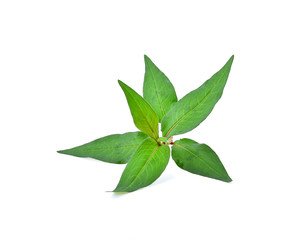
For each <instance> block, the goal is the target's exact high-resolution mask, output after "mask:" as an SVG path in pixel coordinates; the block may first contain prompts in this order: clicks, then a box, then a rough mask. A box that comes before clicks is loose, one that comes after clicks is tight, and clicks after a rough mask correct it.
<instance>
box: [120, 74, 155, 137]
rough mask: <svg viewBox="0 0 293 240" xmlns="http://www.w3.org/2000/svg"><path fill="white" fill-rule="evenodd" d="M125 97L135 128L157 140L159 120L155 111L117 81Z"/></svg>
mask: <svg viewBox="0 0 293 240" xmlns="http://www.w3.org/2000/svg"><path fill="white" fill-rule="evenodd" d="M118 82H119V85H120V86H121V88H122V90H123V91H124V94H125V96H126V99H127V102H128V105H129V108H130V112H131V115H132V117H133V121H134V124H135V126H136V127H137V128H138V129H139V130H141V131H142V132H144V133H146V134H148V135H149V136H151V137H152V138H154V139H157V138H158V131H159V119H158V116H157V114H156V113H155V111H154V110H153V109H152V107H151V106H150V105H149V104H148V102H147V101H146V100H144V99H143V98H142V97H141V96H140V95H139V94H138V93H136V92H135V91H134V90H133V89H132V88H130V87H129V86H127V85H126V84H125V83H123V82H122V81H120V80H119V81H118Z"/></svg>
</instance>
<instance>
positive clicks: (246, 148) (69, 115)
mask: <svg viewBox="0 0 293 240" xmlns="http://www.w3.org/2000/svg"><path fill="white" fill-rule="evenodd" d="M290 2H291V1H281V0H280V1H256V0H254V1H225V0H222V1H209V0H206V1H170V0H169V1H158V0H157V1H151V0H148V1H73V0H71V1H61V0H58V1H57V0H56V1H54V0H51V1H13V0H9V1H8V0H7V1H5V0H4V1H1V3H0V35H1V36H0V80H1V86H0V104H1V119H0V121H1V124H0V128H1V131H0V138H1V145H0V146H1V155H0V164H1V166H0V239H3V240H10V239H30V240H33V239H42V240H43V239H58V240H59V239H62V240H63V239H71V240H73V239H87V240H91V239H126V240H136V239H201V240H205V239H225V240H230V239H231V240H232V239H233V240H234V239H269V238H270V239H282V240H284V239H285V240H286V239H293V232H292V231H293V230H292V222H293V217H292V216H293V208H292V202H293V198H292V195H291V193H292V183H293V163H292V161H293V158H292V134H293V131H292V122H293V118H292V104H293V97H292V87H293V84H292V82H293V78H292V63H293V61H292V56H293V47H292V43H293V37H292V22H293V16H292V7H291V6H290ZM143 54H147V55H148V56H149V57H150V58H151V59H152V60H153V61H154V62H155V64H156V65H157V66H158V67H159V68H160V69H161V70H162V71H163V72H165V74H166V75H167V76H168V77H169V79H170V80H171V81H172V83H173V85H174V86H175V89H176V91H177V95H178V98H182V97H183V96H184V95H185V94H186V93H188V92H189V91H191V90H193V89H195V88H197V87H198V86H200V84H202V83H203V82H204V81H205V80H207V79H208V78H209V77H210V76H212V75H213V74H214V73H215V72H216V71H218V70H219V69H220V68H221V67H222V66H223V65H224V63H225V62H226V61H227V60H228V59H229V57H230V56H231V55H232V54H235V60H234V63H233V66H232V70H231V74H230V77H229V80H228V83H227V85H226V88H225V91H224V94H223V97H222V99H221V100H220V101H219V103H218V104H217V106H216V107H215V109H214V111H213V112H212V114H211V115H210V116H209V117H208V119H207V120H206V121H205V122H204V123H202V124H201V125H200V126H199V127H198V128H197V129H195V130H194V131H192V132H190V133H187V134H185V135H184V136H185V137H189V138H192V139H194V140H196V141H198V142H202V143H206V144H208V145H209V146H211V147H212V148H213V149H214V150H215V151H216V152H217V153H218V155H219V156H220V158H221V160H222V162H223V164H224V165H225V167H226V169H227V171H228V172H229V174H230V176H231V177H232V179H233V182H232V183H229V184H227V183H223V182H220V181H216V180H212V179H208V178H204V177H200V176H196V175H193V174H190V173H188V172H184V171H183V170H181V169H179V168H177V166H176V165H175V163H174V162H173V160H172V159H170V162H169V165H168V167H167V169H166V171H165V172H164V173H163V174H162V176H161V177H160V179H159V180H158V181H156V182H155V183H154V184H152V185H151V186H149V187H147V188H144V189H141V190H139V191H137V192H134V193H131V194H125V195H114V194H113V193H110V192H106V191H108V190H113V189H114V188H115V186H116V184H117V183H118V181H119V178H120V175H121V173H122V171H123V169H124V166H125V165H114V164H107V163H104V162H100V161H96V160H92V159H82V158H76V157H71V156H66V155H61V154H57V153H56V150H60V149H65V148H70V147H73V146H76V145H80V144H83V143H86V142H89V141H91V140H94V139H96V138H99V137H103V136H105V135H109V134H114V133H124V132H128V131H135V130H136V128H135V126H134V124H133V121H132V118H131V115H130V112H129V109H128V106H127V102H126V99H125V97H124V94H123V92H122V90H121V89H120V87H119V85H118V83H117V80H118V79H121V80H122V81H124V82H125V83H127V84H129V85H130V86H131V87H132V88H134V89H135V90H136V91H137V92H138V93H140V94H141V93H142V84H143V76H144V61H143ZM180 137H182V136H177V137H176V138H175V139H179V138H180ZM290 228H291V229H290Z"/></svg>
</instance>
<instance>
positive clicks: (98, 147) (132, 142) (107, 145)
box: [58, 132, 149, 163]
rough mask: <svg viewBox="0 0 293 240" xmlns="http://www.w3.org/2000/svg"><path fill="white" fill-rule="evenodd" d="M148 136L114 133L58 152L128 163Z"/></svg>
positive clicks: (135, 133) (140, 133)
mask: <svg viewBox="0 0 293 240" xmlns="http://www.w3.org/2000/svg"><path fill="white" fill-rule="evenodd" d="M146 138H149V136H148V135H146V134H144V133H142V132H129V133H124V134H113V135H109V136H106V137H103V138H99V139H97V140H94V141H92V142H89V143H86V144H84V145H81V146H78V147H74V148H71V149H67V150H61V151H58V153H63V154H67V155H72V156H76V157H90V158H94V159H98V160H101V161H104V162H109V163H127V162H128V161H129V160H130V158H131V156H132V155H133V153H134V152H135V151H136V150H137V148H138V146H139V145H140V144H141V143H142V142H143V141H144V140H145V139H146Z"/></svg>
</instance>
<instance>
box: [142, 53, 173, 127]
mask: <svg viewBox="0 0 293 240" xmlns="http://www.w3.org/2000/svg"><path fill="white" fill-rule="evenodd" d="M144 61H145V75H144V83H143V97H144V98H145V99H146V100H147V101H148V102H149V104H150V105H151V106H152V108H153V109H154V110H155V112H156V113H157V115H158V117H159V122H161V119H162V118H163V117H164V116H165V114H166V113H167V112H169V110H170V109H171V105H172V104H173V103H175V102H177V96H176V92H175V89H174V87H173V85H172V83H171V82H170V80H169V79H168V78H167V77H166V75H165V74H164V73H163V72H162V71H161V70H160V69H159V68H158V67H157V66H156V65H155V64H154V63H153V62H152V61H151V59H149V57H148V56H146V55H145V56H144Z"/></svg>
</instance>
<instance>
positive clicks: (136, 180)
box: [58, 56, 234, 192]
mask: <svg viewBox="0 0 293 240" xmlns="http://www.w3.org/2000/svg"><path fill="white" fill-rule="evenodd" d="M233 59H234V56H232V57H231V58H230V59H229V61H228V62H227V63H226V64H225V65H224V66H223V67H222V68H221V69H220V70H219V71H218V72H217V73H216V74H214V75H213V76H212V77H211V78H210V79H209V80H207V81H206V82H204V83H203V84H202V85H201V86H200V87H199V88H197V89H196V90H194V91H192V92H190V93H188V94H187V95H186V96H184V97H183V98H182V99H180V100H179V101H178V100H177V96H176V93H175V89H174V87H173V85H172V83H171V82H170V81H169V79H168V78H167V77H166V75H165V74H164V73H163V72H162V71H160V69H159V68H158V67H157V66H156V65H155V64H154V63H153V62H152V61H151V60H150V59H149V58H148V57H147V56H145V77H144V85H143V97H141V96H140V95H139V94H138V93H136V92H135V91H134V90H133V89H132V88H130V87H129V86H127V85H126V84H125V83H123V82H122V81H120V80H118V82H119V85H120V86H121V88H122V90H123V91H124V94H125V96H126V99H127V102H128V105H129V108H130V111H131V114H132V117H133V121H134V124H135V125H136V127H137V128H138V129H139V130H140V132H129V133H124V134H115V135H110V136H106V137H103V138H100V139H97V140H95V141H92V142H90V143H86V144H84V145H81V146H78V147H75V148H71V149H67V150H62V151H58V152H59V153H63V154H68V155H73V156H77V157H91V158H95V159H98V160H102V161H105V162H110V163H119V164H122V163H127V166H126V168H125V170H124V172H123V174H122V176H121V178H120V181H119V183H118V185H117V187H116V188H115V189H114V192H132V191H135V190H137V189H139V188H142V187H146V186H148V185H150V184H151V183H153V182H154V181H155V180H156V179H157V178H158V177H159V176H160V175H161V174H162V172H163V171H164V170H165V168H166V166H167V164H168V161H169V158H170V148H169V145H171V146H172V158H173V160H174V161H175V163H176V164H177V165H178V166H179V167H180V168H182V169H184V170H186V171H188V172H191V173H195V174H199V175H202V176H205V177H209V178H214V179H218V180H221V181H224V182H231V181H232V179H231V178H230V177H229V175H228V173H227V172H226V170H225V168H224V166H223V164H222V163H221V161H220V159H219V157H218V156H217V154H216V153H215V152H214V151H213V150H212V149H211V148H210V147H209V146H207V145H206V144H199V143H197V142H195V141H193V140H191V139H187V138H184V139H180V140H177V141H175V142H174V141H173V136H175V135H179V134H183V133H186V132H188V131H191V130H193V129H194V128H196V127H197V126H198V125H199V124H200V123H201V122H202V121H203V120H205V118H206V117H207V116H208V115H209V114H210V113H211V111H212V110H213V108H214V106H215V104H216V103H217V102H218V100H219V99H220V98H221V96H222V93H223V89H224V87H225V84H226V82H227V79H228V75H229V72H230V69H231V65H232V62H233ZM159 123H161V130H162V137H159V134H158V130H159Z"/></svg>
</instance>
